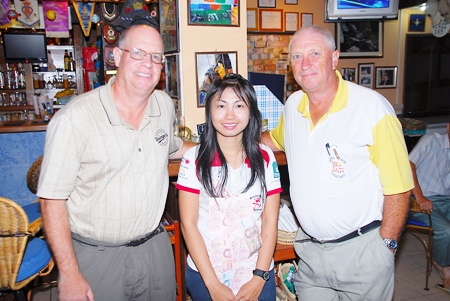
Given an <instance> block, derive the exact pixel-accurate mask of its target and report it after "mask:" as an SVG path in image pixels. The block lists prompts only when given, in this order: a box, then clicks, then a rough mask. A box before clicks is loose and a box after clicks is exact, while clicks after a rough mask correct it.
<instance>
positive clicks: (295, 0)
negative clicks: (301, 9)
mask: <svg viewBox="0 0 450 301" xmlns="http://www.w3.org/2000/svg"><path fill="white" fill-rule="evenodd" d="M284 4H298V0H284Z"/></svg>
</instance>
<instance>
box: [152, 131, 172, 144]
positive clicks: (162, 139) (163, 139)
mask: <svg viewBox="0 0 450 301" xmlns="http://www.w3.org/2000/svg"><path fill="white" fill-rule="evenodd" d="M155 140H156V142H158V143H159V144H160V145H162V146H164V145H166V144H167V142H168V141H169V135H167V132H166V131H165V130H163V129H159V130H157V131H156V135H155Z"/></svg>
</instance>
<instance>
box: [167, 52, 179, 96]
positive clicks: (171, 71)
mask: <svg viewBox="0 0 450 301" xmlns="http://www.w3.org/2000/svg"><path fill="white" fill-rule="evenodd" d="M165 68H166V69H165V71H166V72H165V73H166V93H167V94H169V96H170V97H172V98H176V99H179V98H180V82H179V79H180V67H179V55H178V54H168V55H166V63H165Z"/></svg>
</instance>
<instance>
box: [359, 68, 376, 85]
mask: <svg viewBox="0 0 450 301" xmlns="http://www.w3.org/2000/svg"><path fill="white" fill-rule="evenodd" d="M358 74H359V77H358V85H360V86H363V87H366V88H370V89H373V81H374V75H373V64H372V63H366V64H358Z"/></svg>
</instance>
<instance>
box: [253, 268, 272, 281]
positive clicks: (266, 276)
mask: <svg viewBox="0 0 450 301" xmlns="http://www.w3.org/2000/svg"><path fill="white" fill-rule="evenodd" d="M253 275H256V276H259V277H261V278H262V279H264V280H265V281H267V280H269V278H270V274H269V272H266V271H262V270H258V269H255V270H253Z"/></svg>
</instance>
